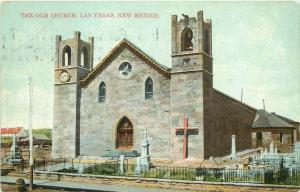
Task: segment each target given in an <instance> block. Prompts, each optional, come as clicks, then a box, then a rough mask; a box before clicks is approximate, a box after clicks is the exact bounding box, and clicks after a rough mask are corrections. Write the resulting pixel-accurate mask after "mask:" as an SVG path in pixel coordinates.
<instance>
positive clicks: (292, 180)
mask: <svg viewBox="0 0 300 192" xmlns="http://www.w3.org/2000/svg"><path fill="white" fill-rule="evenodd" d="M120 167H123V170H121V169H120ZM34 169H35V170H40V171H52V172H63V173H80V174H93V175H110V176H128V177H144V178H159V179H174V180H190V181H193V180H194V181H195V180H198V181H199V180H201V181H216V182H246V183H268V184H285V185H300V168H280V167H279V168H272V169H269V168H267V169H266V168H265V169H263V168H259V169H250V170H247V169H225V168H201V167H199V168H193V167H172V166H150V169H147V168H146V167H143V166H140V171H139V172H138V173H137V171H136V165H135V164H129V163H128V162H127V161H125V163H124V165H123V166H120V164H119V162H118V161H117V160H114V161H107V162H105V163H77V162H76V163H74V162H73V161H72V160H67V159H54V160H47V159H38V160H37V159H36V160H35V161H34Z"/></svg>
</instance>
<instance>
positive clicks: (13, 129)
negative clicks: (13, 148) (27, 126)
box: [0, 127, 27, 136]
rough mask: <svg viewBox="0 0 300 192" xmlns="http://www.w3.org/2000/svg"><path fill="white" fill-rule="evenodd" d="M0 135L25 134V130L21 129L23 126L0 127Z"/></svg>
mask: <svg viewBox="0 0 300 192" xmlns="http://www.w3.org/2000/svg"><path fill="white" fill-rule="evenodd" d="M0 135H1V136H12V135H17V136H26V135H27V134H26V132H25V130H24V129H23V127H11V128H1V129H0Z"/></svg>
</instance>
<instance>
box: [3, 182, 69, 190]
mask: <svg viewBox="0 0 300 192" xmlns="http://www.w3.org/2000/svg"><path fill="white" fill-rule="evenodd" d="M14 191H16V186H15V185H7V184H2V183H1V192H14ZM33 191H34V192H56V191H59V192H62V191H66V190H63V189H62V190H52V189H41V188H36V189H34V190H33ZM66 192H69V191H66Z"/></svg>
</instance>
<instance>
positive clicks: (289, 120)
mask: <svg viewBox="0 0 300 192" xmlns="http://www.w3.org/2000/svg"><path fill="white" fill-rule="evenodd" d="M272 114H273V115H275V116H277V117H278V118H279V119H281V120H283V121H285V122H287V123H299V122H297V121H294V120H292V119H289V118H287V117H284V116H281V115H278V114H276V113H274V112H272Z"/></svg>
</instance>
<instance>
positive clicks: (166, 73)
mask: <svg viewBox="0 0 300 192" xmlns="http://www.w3.org/2000/svg"><path fill="white" fill-rule="evenodd" d="M183 16H184V17H183V18H180V19H179V18H178V17H177V16H176V15H173V16H172V19H171V25H172V30H171V34H170V35H171V36H172V44H171V47H172V49H171V51H172V52H171V59H172V66H171V68H168V67H166V66H164V65H162V64H160V63H158V62H156V61H155V60H154V59H153V58H151V57H150V56H149V55H148V54H146V53H144V52H143V51H142V50H141V49H140V48H138V47H137V46H135V45H134V44H133V43H132V42H130V41H129V40H126V39H123V40H122V41H120V42H119V44H118V45H117V46H116V47H114V48H113V49H112V50H111V51H110V52H109V53H108V54H107V55H106V56H105V57H104V59H102V60H101V61H100V62H98V64H97V65H96V66H95V67H93V49H94V39H93V37H89V38H88V41H83V40H82V39H81V38H80V32H75V35H74V38H73V39H67V40H62V38H61V36H60V35H58V36H57V37H56V53H55V54H56V56H55V58H56V60H55V70H54V71H55V78H54V126H53V152H52V155H53V157H77V156H101V155H102V154H104V153H105V152H106V151H107V150H115V149H120V150H137V151H140V149H141V144H142V139H143V135H142V134H143V130H145V129H147V130H148V131H149V136H148V138H149V143H150V155H151V158H165V159H171V160H178V159H182V158H183V153H185V154H186V156H187V157H194V158H199V159H207V158H209V157H210V156H223V155H226V154H229V153H230V150H231V135H236V146H237V150H238V151H240V150H243V149H248V148H251V147H252V122H253V119H254V117H255V114H256V111H257V110H256V109H254V108H252V107H250V106H248V105H246V104H244V103H241V102H240V101H238V100H236V99H234V98H232V97H230V96H228V95H226V94H224V93H221V92H220V91H218V90H216V89H214V88H213V58H212V28H211V26H212V25H211V20H209V19H205V20H204V18H203V12H202V11H199V12H198V13H197V17H188V16H186V15H183ZM156 51H159V49H157V50H156ZM166 57H169V55H166ZM184 119H187V121H186V122H184ZM184 124H185V126H187V127H188V130H187V132H186V133H187V136H186V137H185V132H184V131H183V129H182V128H183V126H184ZM184 138H187V139H184ZM184 142H186V145H183V143H184Z"/></svg>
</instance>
